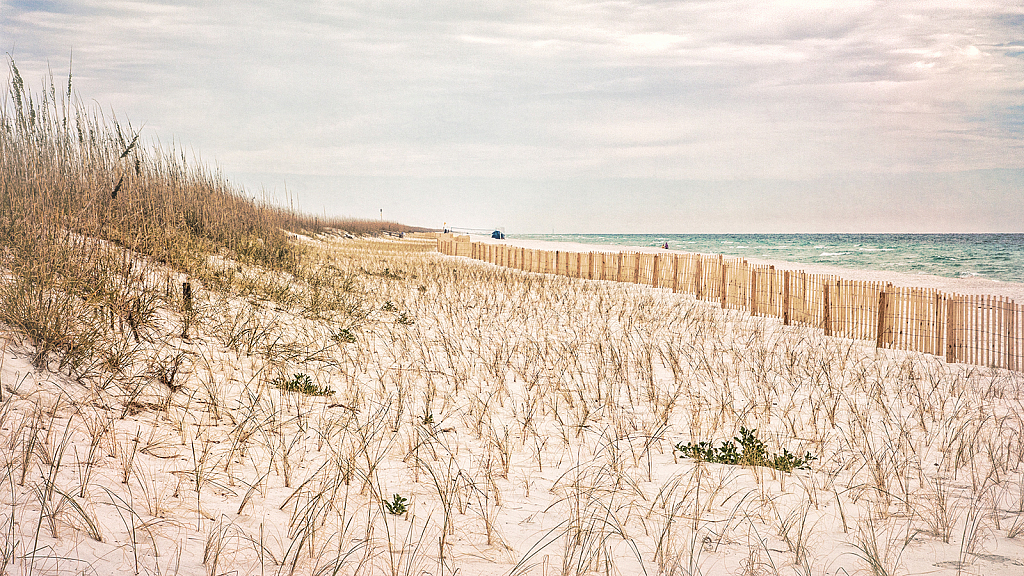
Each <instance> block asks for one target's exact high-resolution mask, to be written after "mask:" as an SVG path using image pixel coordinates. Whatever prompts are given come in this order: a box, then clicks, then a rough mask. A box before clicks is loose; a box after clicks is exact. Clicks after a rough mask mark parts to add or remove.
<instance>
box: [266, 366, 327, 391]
mask: <svg viewBox="0 0 1024 576" xmlns="http://www.w3.org/2000/svg"><path fill="white" fill-rule="evenodd" d="M274 386H276V387H277V388H280V389H281V390H285V391H288V392H300V393H302V394H305V395H307V396H329V395H331V394H334V390H331V389H330V388H328V387H327V386H321V385H320V384H315V383H314V382H313V379H312V378H310V377H309V376H307V375H306V374H302V373H301V372H300V373H298V374H295V375H293V376H292V377H291V378H285V377H283V376H282V377H280V378H277V379H276V380H274Z"/></svg>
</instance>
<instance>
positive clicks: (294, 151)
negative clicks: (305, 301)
mask: <svg viewBox="0 0 1024 576" xmlns="http://www.w3.org/2000/svg"><path fill="white" fill-rule="evenodd" d="M0 48H2V49H3V50H4V51H6V52H8V53H9V54H11V55H12V56H13V57H14V58H15V60H16V61H17V63H18V66H19V68H20V69H21V72H22V75H23V76H24V77H25V79H26V81H27V83H29V84H31V85H33V86H34V87H39V86H40V85H41V83H42V81H43V78H44V76H45V75H46V74H47V66H49V67H51V68H52V69H53V71H54V75H55V76H56V77H58V78H60V77H66V71H67V66H68V59H69V56H70V55H71V54H72V52H73V54H74V57H73V60H74V63H73V70H74V82H75V87H76V89H77V91H78V92H79V94H80V95H81V96H82V97H83V98H85V99H87V100H94V101H96V102H97V103H99V104H101V105H102V106H103V107H104V109H105V110H108V111H109V110H111V109H113V110H114V111H115V112H116V113H117V114H118V116H119V117H126V118H128V119H130V120H131V121H132V124H133V125H135V126H140V125H143V124H144V125H145V129H144V131H143V134H144V136H146V137H148V138H150V139H151V140H153V141H155V140H156V139H157V138H159V139H160V140H161V141H162V142H164V143H165V144H170V142H171V141H172V140H173V141H174V142H177V143H180V144H184V145H185V146H187V147H188V148H190V149H192V150H194V151H195V153H196V154H197V155H198V156H200V157H201V158H202V160H203V161H205V162H207V163H210V164H214V163H215V164H216V165H217V166H219V167H220V169H221V170H222V171H223V173H224V174H225V175H226V176H227V177H228V178H229V179H231V180H233V181H236V182H238V183H241V184H244V185H245V186H246V187H247V188H248V189H249V190H250V191H253V192H257V191H259V190H260V188H261V187H263V188H266V189H267V190H269V191H272V192H275V193H277V194H278V195H279V196H280V195H281V194H282V192H283V190H285V187H287V190H288V191H289V192H290V193H291V195H292V196H294V197H295V199H296V200H297V202H298V204H299V206H300V207H301V208H303V209H304V210H306V211H310V212H318V213H320V212H326V213H327V214H333V215H351V216H361V217H377V216H378V215H379V210H380V209H383V210H384V216H385V217H387V218H389V219H396V220H399V221H403V222H406V223H409V224H416V225H423V226H432V227H439V226H441V224H442V223H443V222H447V223H448V224H449V225H455V226H463V227H470V228H486V227H491V226H503V227H505V228H506V229H507V230H508V231H509V232H512V233H515V232H524V233H525V232H552V231H555V232H595V233H596V232H605V233H611V232H666V233H672V232H676V233H687V232H816V231H821V232H885V231H908V232H915V231H916V232H944V231H965V232H974V231H1003V232H1024V218H1022V217H1021V215H1022V214H1024V5H1022V4H1021V3H1020V1H1019V0H1009V1H991V2H985V1H972V2H954V1H908V0H904V1H897V2H872V1H864V2H806V1H805V2H799V1H789V2H763V1H762V2H747V1H708V2H691V1H674V2H656V1H647V2H643V1H618V2H615V1H610V2H587V1H582V0H564V1H529V0H516V1H510V2H483V1H480V0H465V1H461V0H455V1H440V0H438V1H433V2H428V1H422V0H421V1H417V0H403V1H397V0H380V1H373V0H365V1H361V2H319V3H318V2H293V1H283V2H270V1H263V2H234V1H220V2H213V3H207V2H200V1H196V2H148V1H135V2H133V1H103V0H86V1H75V2H59V1H56V2H48V1H42V0H39V1H7V0H0ZM58 81H62V80H58ZM180 144H179V145H180Z"/></svg>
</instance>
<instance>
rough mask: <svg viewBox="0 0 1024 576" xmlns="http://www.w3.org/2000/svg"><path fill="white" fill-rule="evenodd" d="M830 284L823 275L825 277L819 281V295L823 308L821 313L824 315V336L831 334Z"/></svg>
mask: <svg viewBox="0 0 1024 576" xmlns="http://www.w3.org/2000/svg"><path fill="white" fill-rule="evenodd" d="M830 284H831V282H830V281H829V278H828V277H825V279H824V280H823V281H822V283H821V288H822V294H821V297H822V300H823V302H822V307H823V309H824V310H823V314H824V316H825V317H824V318H823V319H822V326H823V328H824V330H825V336H831V335H832V300H831V298H830V297H829V285H830Z"/></svg>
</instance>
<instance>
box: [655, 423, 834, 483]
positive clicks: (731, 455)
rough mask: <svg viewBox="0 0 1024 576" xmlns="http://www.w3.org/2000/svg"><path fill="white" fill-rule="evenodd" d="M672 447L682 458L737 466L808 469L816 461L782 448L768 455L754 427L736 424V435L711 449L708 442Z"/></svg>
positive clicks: (810, 455) (815, 458)
mask: <svg viewBox="0 0 1024 576" xmlns="http://www.w3.org/2000/svg"><path fill="white" fill-rule="evenodd" d="M675 448H676V450H677V451H678V452H680V453H681V454H682V455H683V456H684V457H687V458H693V459H694V460H697V461H698V462H710V463H712V464H733V465H738V466H766V467H768V468H774V469H776V470H781V471H783V472H792V471H793V470H798V469H803V468H810V464H811V462H812V461H814V460H817V457H816V456H813V455H812V454H811V453H810V452H807V453H806V454H804V455H803V456H797V455H795V454H792V453H790V452H789V451H788V450H786V449H785V448H783V449H782V453H781V454H769V452H768V449H767V448H766V447H765V445H764V442H762V441H761V439H760V438H758V437H757V430H749V429H747V428H743V427H740V435H739V436H738V437H734V438H733V439H732V440H725V441H723V442H722V445H721V446H719V447H718V448H715V447H714V445H713V444H712V443H711V442H698V443H696V444H694V443H692V442H688V443H687V444H685V445H684V444H683V443H682V442H680V443H678V444H676V446H675Z"/></svg>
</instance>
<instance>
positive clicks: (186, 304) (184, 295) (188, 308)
mask: <svg viewBox="0 0 1024 576" xmlns="http://www.w3.org/2000/svg"><path fill="white" fill-rule="evenodd" d="M181 299H182V309H184V311H185V314H184V317H185V318H184V320H185V322H184V324H185V326H184V328H182V330H181V338H182V340H188V326H189V324H191V323H192V284H191V283H190V282H189V281H188V280H186V281H184V282H182V283H181Z"/></svg>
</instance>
